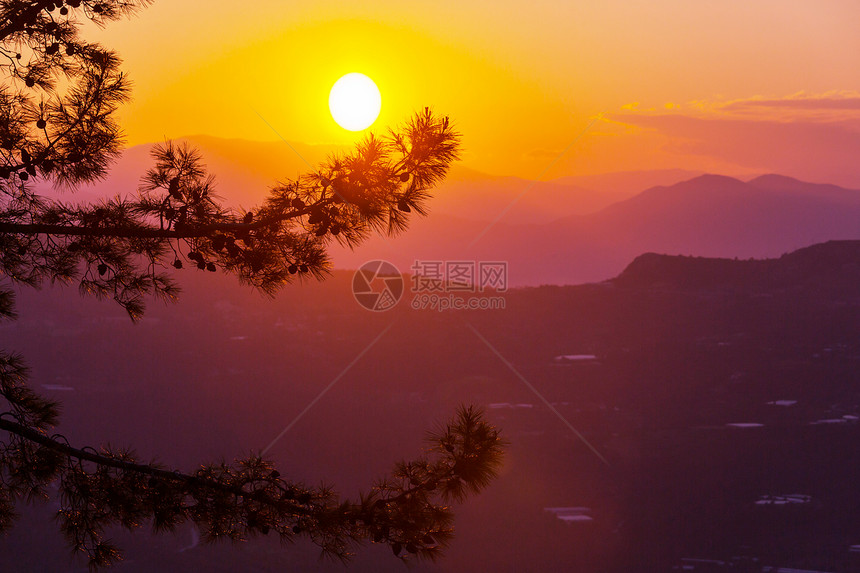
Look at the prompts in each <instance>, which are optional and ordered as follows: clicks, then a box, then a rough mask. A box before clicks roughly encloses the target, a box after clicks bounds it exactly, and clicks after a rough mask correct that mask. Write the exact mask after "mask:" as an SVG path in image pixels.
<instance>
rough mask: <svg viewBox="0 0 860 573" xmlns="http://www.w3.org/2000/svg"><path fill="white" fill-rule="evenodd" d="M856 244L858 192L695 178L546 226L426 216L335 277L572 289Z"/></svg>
mask: <svg viewBox="0 0 860 573" xmlns="http://www.w3.org/2000/svg"><path fill="white" fill-rule="evenodd" d="M854 239H860V191H857V190H851V189H843V188H840V187H837V186H833V185H821V184H815V183H806V182H802V181H798V180H795V179H791V178H788V177H783V176H773V175H771V176H765V177H760V178H756V179H753V180H752V181H749V182H744V181H741V180H739V179H735V178H732V177H727V176H722V175H711V174H706V175H701V176H698V177H695V178H693V179H689V180H687V181H682V182H679V183H676V184H673V185H668V186H665V185H663V186H655V187H651V188H649V189H646V190H644V191H643V192H641V193H639V194H637V195H635V196H633V197H630V198H628V199H626V200H623V201H619V202H617V203H614V204H612V205H609V206H608V207H606V208H604V209H602V210H600V211H598V212H596V213H591V214H585V215H571V216H566V217H561V218H559V219H556V220H555V221H552V222H550V223H547V224H540V225H539V224H532V225H514V224H509V223H506V222H505V220H501V221H499V222H498V223H495V224H492V225H489V224H487V223H481V222H476V221H470V220H467V219H463V218H456V219H455V218H453V217H445V216H441V215H435V214H431V216H430V217H429V218H427V219H419V220H416V221H415V222H414V223H413V225H412V227H411V229H410V230H409V232H407V233H406V234H405V235H403V236H402V237H399V238H397V239H396V240H395V241H380V240H376V239H373V240H371V241H369V242H368V244H367V245H366V246H363V247H362V248H361V249H359V250H357V251H355V252H336V253H335V262H336V264H337V266H338V267H339V268H355V267H356V266H357V265H360V264H361V262H362V261H364V260H368V259H370V258H375V257H379V258H386V259H388V260H391V261H392V262H394V263H395V264H396V265H398V266H400V267H401V268H408V267H409V266H411V264H412V261H414V260H415V259H422V260H462V259H466V260H470V259H473V260H504V261H507V262H508V265H509V272H510V276H511V281H512V283H514V284H530V285H538V284H577V283H583V282H599V281H603V280H607V279H609V278H612V277H614V276H616V275H618V274H619V273H620V272H621V271H622V270H623V269H624V268H625V266H626V265H627V264H628V263H629V262H630V261H631V260H632V259H633V258H634V257H636V256H638V255H640V254H642V253H643V252H649V251H651V252H659V253H666V254H673V255H681V254H683V255H695V256H704V257H724V258H734V257H739V258H744V259H746V258H750V257H753V258H763V257H779V256H780V255H782V254H784V253H786V252H789V251H794V250H797V249H799V248H802V247H805V246H809V245H813V244H816V243H822V242H826V241H829V240H854Z"/></svg>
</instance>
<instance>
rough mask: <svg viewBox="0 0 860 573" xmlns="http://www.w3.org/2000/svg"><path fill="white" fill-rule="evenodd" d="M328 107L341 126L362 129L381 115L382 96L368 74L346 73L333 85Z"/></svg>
mask: <svg viewBox="0 0 860 573" xmlns="http://www.w3.org/2000/svg"><path fill="white" fill-rule="evenodd" d="M328 108H329V110H331V116H332V117H333V118H334V120H335V121H336V122H337V124H338V125H339V126H341V127H342V128H344V129H348V130H349V131H362V130H364V129H367V128H368V127H370V126H371V125H372V124H373V122H374V121H376V118H377V117H379V111H380V110H381V109H382V96H381V95H380V93H379V88H377V87H376V84H375V83H373V80H372V79H370V78H369V77H367V76H366V75H364V74H359V73H351V74H346V75H345V76H343V77H342V78H340V79H339V80H337V81H336V82H335V83H334V86H332V88H331V93H330V94H329V96H328Z"/></svg>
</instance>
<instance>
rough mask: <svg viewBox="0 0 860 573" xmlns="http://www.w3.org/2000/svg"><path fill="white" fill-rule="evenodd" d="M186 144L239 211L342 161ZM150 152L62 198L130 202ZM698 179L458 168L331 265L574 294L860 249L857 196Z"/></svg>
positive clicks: (272, 145)
mask: <svg viewBox="0 0 860 573" xmlns="http://www.w3.org/2000/svg"><path fill="white" fill-rule="evenodd" d="M185 139H187V140H188V141H189V142H190V143H192V144H193V145H195V146H197V147H198V148H199V149H200V151H201V153H202V154H203V156H204V157H205V160H206V163H207V165H208V166H209V168H210V170H211V171H212V173H214V174H215V175H216V176H217V182H218V183H217V189H218V191H219V194H220V195H222V196H223V197H224V198H225V199H226V200H227V202H228V203H231V204H234V205H240V206H248V205H254V204H257V203H259V201H260V199H261V198H262V197H263V195H264V193H265V191H266V189H267V188H268V187H269V186H270V185H272V184H273V182H275V181H277V180H278V179H281V180H283V179H285V178H288V177H292V176H296V175H298V174H299V173H302V172H306V171H307V170H308V164H310V165H315V164H316V163H317V162H319V161H320V160H322V159H323V158H324V157H325V156H326V155H328V154H330V153H332V152H335V151H337V147H335V146H326V145H305V144H300V143H290V144H289V145H287V144H286V143H285V142H283V141H272V142H251V141H244V140H234V139H220V138H215V137H209V136H192V137H188V138H185ZM291 147H292V148H291ZM150 148H151V146H150V145H139V146H134V147H131V148H129V149H127V150H126V151H125V153H124V154H123V157H122V158H121V159H120V160H119V161H118V163H117V164H116V166H115V167H114V169H112V171H111V172H110V175H109V177H108V178H107V179H106V180H105V181H102V182H100V183H98V184H96V185H93V186H89V187H84V188H83V189H81V190H79V191H78V192H77V193H76V194H75V195H68V194H66V195H64V198H66V199H69V200H92V199H93V198H96V197H100V196H105V195H115V194H117V193H120V194H122V193H128V192H133V191H134V190H135V189H136V187H137V185H138V181H139V178H140V176H141V175H142V174H143V173H144V172H145V170H146V169H147V168H148V167H149V166H150V164H151V161H150V158H149V149H150ZM293 149H295V151H294V150H293ZM297 152H298V153H297ZM305 160H307V162H308V163H307V164H306V163H305ZM691 175H695V173H694V172H689V171H683V170H655V171H638V172H620V173H609V174H603V175H588V176H576V177H563V178H560V179H555V180H550V181H538V182H535V181H529V180H526V179H520V178H516V177H500V176H492V175H487V174H484V173H480V172H477V171H474V170H471V169H468V168H465V167H462V166H457V167H455V168H454V169H453V170H452V172H451V174H450V176H449V177H448V179H447V180H446V181H445V183H444V184H443V185H441V186H440V187H439V188H438V189H437V190H436V193H435V195H434V198H433V199H432V201H431V204H430V208H431V216H430V217H428V218H426V219H416V220H415V221H414V223H413V225H412V227H411V228H410V229H409V231H408V232H407V233H406V234H405V235H403V236H402V237H399V238H398V239H397V240H395V241H390V240H387V239H383V238H374V239H371V240H370V241H368V242H367V243H366V244H364V245H363V246H362V247H361V248H360V249H358V250H356V251H354V252H352V251H349V250H347V249H337V248H336V249H334V250H333V259H334V263H335V266H336V267H337V268H357V267H358V266H360V265H361V264H362V263H364V262H365V261H367V260H371V259H375V258H382V259H387V260H390V261H391V262H393V263H395V264H396V265H397V266H398V267H399V268H400V269H401V270H407V269H409V268H410V267H411V266H412V264H413V262H414V261H415V260H416V259H418V260H434V259H439V260H463V259H465V260H505V261H508V262H509V263H510V273H509V274H510V280H511V283H512V284H521V285H523V284H532V285H533V284H544V283H555V284H576V283H582V282H591V281H601V280H606V279H609V278H611V277H613V276H615V275H617V274H618V273H620V272H621V271H622V270H623V269H624V267H625V265H627V263H628V262H629V261H631V260H632V259H633V258H634V257H636V256H638V255H639V254H641V253H643V252H646V251H653V252H661V253H668V254H684V255H695V256H707V257H729V258H733V257H740V258H750V257H756V258H760V257H775V256H779V255H781V254H783V253H785V252H788V251H791V250H794V249H797V248H800V247H803V246H807V245H811V244H813V243H818V242H823V241H827V240H831V239H854V238H860V191H856V190H851V189H844V188H841V187H838V186H836V185H828V184H818V183H808V182H804V181H798V180H796V179H792V178H790V177H785V176H782V175H776V174H769V175H762V176H760V177H756V178H754V179H752V180H750V181H747V182H744V181H741V180H739V179H735V178H731V177H725V176H720V175H698V176H695V177H692V178H690V176H691ZM655 183H656V185H655ZM642 189H645V190H644V191H641V190H642ZM493 221H498V222H496V223H493ZM491 223H492V224H491ZM485 230H486V232H485ZM476 239H477V240H476Z"/></svg>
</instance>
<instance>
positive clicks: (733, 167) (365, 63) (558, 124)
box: [90, 0, 860, 187]
mask: <svg viewBox="0 0 860 573" xmlns="http://www.w3.org/2000/svg"><path fill="white" fill-rule="evenodd" d="M201 6H205V8H202V9H201ZM858 22H860V3H858V2H856V1H854V0H831V1H820V2H814V3H813V2H786V1H785V0H782V1H775V0H761V1H756V2H749V1H748V0H747V1H734V0H720V1H713V2H712V1H698V2H689V1H681V0H650V1H648V2H638V1H636V2H634V1H624V2H622V1H607V2H559V1H558V0H555V1H549V0H532V1H530V2H512V1H505V0H497V1H495V2H479V1H477V0H457V1H452V2H449V1H438V0H437V1H425V0H417V1H410V2H394V1H375V2H363V3H357V2H356V3H348V2H343V1H332V0H314V1H312V2H311V1H294V2H288V3H285V2H278V1H273V0H259V1H257V2H253V3H247V4H243V3H237V2H232V1H231V2H228V1H226V0H210V1H209V2H206V3H205V4H200V3H199V2H195V1H192V0H169V1H168V0H161V1H158V2H156V3H155V4H153V5H152V6H151V7H149V8H147V9H146V10H144V11H142V12H141V13H140V14H139V15H138V16H136V17H134V18H132V19H130V20H128V21H122V22H118V23H115V24H112V25H110V26H109V27H108V28H107V29H106V30H104V31H100V30H91V36H90V37H92V38H94V39H97V40H98V41H101V42H103V43H105V44H107V45H109V46H111V47H113V48H115V49H117V50H118V51H119V53H120V54H121V55H122V56H123V58H124V59H125V62H126V65H125V67H126V69H127V71H128V72H129V74H130V76H131V78H132V80H133V81H134V86H135V87H134V101H133V102H132V103H131V104H130V105H128V106H126V107H125V108H124V110H123V112H122V122H123V125H124V128H125V130H126V133H127V136H128V141H129V143H130V144H137V143H145V142H151V141H159V140H162V139H164V138H165V137H181V136H186V135H195V134H207V135H213V136H218V137H225V138H241V139H249V140H260V141H271V140H276V139H278V135H277V134H276V133H275V132H274V131H273V129H272V128H274V129H275V130H277V132H278V134H280V135H281V136H283V137H284V138H285V139H287V140H290V141H296V142H303V143H309V144H331V143H337V144H347V143H350V142H352V141H354V140H355V139H356V138H357V137H358V136H357V135H356V134H354V133H351V132H347V131H345V130H343V129H341V128H340V127H338V126H337V125H336V124H335V123H334V122H333V120H332V118H331V117H330V115H329V111H328V107H327V102H328V92H329V89H330V88H331V86H332V84H333V83H334V82H335V80H337V79H338V78H339V77H340V76H342V75H343V74H346V73H348V72H362V73H365V74H367V75H368V76H370V77H371V78H373V79H374V80H375V81H376V83H377V85H378V86H379V89H380V91H381V93H382V98H383V104H382V114H381V115H380V117H379V119H378V120H377V122H376V124H374V126H373V127H372V128H371V129H374V130H381V129H384V128H385V127H386V126H389V125H394V124H396V123H398V122H400V121H402V120H404V119H406V118H407V117H408V116H409V115H410V113H411V112H412V111H413V110H417V109H421V108H423V107H424V106H425V105H430V106H432V107H433V108H435V109H437V110H438V111H440V112H442V113H445V114H448V115H450V116H451V117H452V119H453V120H454V121H455V122H456V124H457V125H458V126H459V127H460V129H461V131H462V132H463V133H464V144H465V149H466V153H465V156H464V165H466V166H469V167H472V168H475V169H478V170H481V171H485V172H488V173H492V174H509V175H518V176H521V177H525V178H536V177H538V176H542V178H544V179H546V178H551V177H558V176H562V175H574V174H590V173H602V172H611V171H621V170H631V169H659V168H686V169H698V170H705V171H711V172H719V173H725V174H731V175H747V174H749V175H752V174H757V173H762V172H779V173H784V174H787V175H792V176H796V177H800V178H805V179H808V180H813V181H827V182H834V183H840V184H843V185H854V186H857V187H860V168H858V167H855V165H856V164H860V161H858V160H857V158H858V157H860V34H858V33H857V23H858ZM258 114H259V115H258ZM600 114H603V115H602V116H601V115H600ZM260 116H262V118H264V119H265V121H264V120H263V119H261V117H260ZM598 116H600V117H601V119H599V120H597V121H596V122H594V123H593V124H592V125H591V128H590V129H589V130H588V131H587V132H586V133H585V134H584V135H583V136H582V137H580V135H582V132H583V130H584V129H585V128H586V126H588V125H589V124H590V122H592V119H593V118H595V117H598ZM266 122H268V123H269V124H270V125H271V127H270V126H269V125H267V123H266ZM571 144H572V145H571ZM568 146H570V148H569V150H568V151H567V152H566V153H565V154H564V155H563V157H561V159H560V160H559V161H557V162H556V163H555V164H554V165H553V167H552V168H550V169H549V170H548V171H546V172H545V173H544V171H545V170H546V169H547V166H548V165H550V164H552V162H553V161H554V160H555V159H556V158H558V157H559V155H560V154H561V153H562V151H563V150H565V149H566V148H568Z"/></svg>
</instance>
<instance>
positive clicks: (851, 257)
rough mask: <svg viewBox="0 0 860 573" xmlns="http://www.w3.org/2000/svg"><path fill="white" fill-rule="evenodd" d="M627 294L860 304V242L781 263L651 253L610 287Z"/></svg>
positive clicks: (813, 250)
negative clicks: (720, 293)
mask: <svg viewBox="0 0 860 573" xmlns="http://www.w3.org/2000/svg"><path fill="white" fill-rule="evenodd" d="M610 282H611V283H612V284H614V285H616V286H619V287H624V288H673V289H679V290H686V289H695V290H701V289H711V290H719V289H730V290H750V289H752V290H761V291H775V290H792V289H798V288H801V289H812V290H815V291H818V292H832V291H833V289H839V290H840V291H843V294H851V295H853V296H854V297H855V298H860V241H828V242H826V243H820V244H816V245H812V246H809V247H805V248H803V249H798V250H796V251H793V252H791V253H787V254H785V255H783V256H781V257H779V258H775V259H749V260H739V259H719V258H707V257H687V256H678V255H661V254H656V253H645V254H642V255H639V256H638V257H636V258H635V259H634V260H633V262H631V263H630V264H629V265H628V266H627V267H626V268H625V269H624V271H623V272H622V273H621V274H620V275H619V276H618V277H616V278H614V279H612V280H611V281H610Z"/></svg>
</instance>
